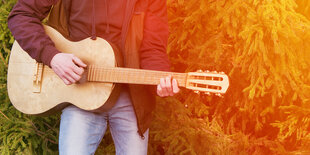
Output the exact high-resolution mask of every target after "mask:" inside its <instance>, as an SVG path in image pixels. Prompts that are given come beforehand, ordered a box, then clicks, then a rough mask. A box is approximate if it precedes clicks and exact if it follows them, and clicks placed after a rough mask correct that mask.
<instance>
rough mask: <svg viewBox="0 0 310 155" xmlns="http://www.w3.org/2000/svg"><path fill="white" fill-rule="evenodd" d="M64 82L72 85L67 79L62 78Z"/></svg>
mask: <svg viewBox="0 0 310 155" xmlns="http://www.w3.org/2000/svg"><path fill="white" fill-rule="evenodd" d="M61 79H62V81H63V82H64V83H65V84H66V85H70V84H71V83H70V82H69V81H68V80H67V79H66V78H61Z"/></svg>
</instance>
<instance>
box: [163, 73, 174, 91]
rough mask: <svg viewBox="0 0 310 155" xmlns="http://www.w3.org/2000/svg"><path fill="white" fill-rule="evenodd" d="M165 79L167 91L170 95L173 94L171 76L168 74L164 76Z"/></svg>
mask: <svg viewBox="0 0 310 155" xmlns="http://www.w3.org/2000/svg"><path fill="white" fill-rule="evenodd" d="M165 80H166V81H165V82H166V88H167V93H168V94H169V95H170V96H173V91H172V86H171V76H170V75H169V76H168V77H166V79H165Z"/></svg>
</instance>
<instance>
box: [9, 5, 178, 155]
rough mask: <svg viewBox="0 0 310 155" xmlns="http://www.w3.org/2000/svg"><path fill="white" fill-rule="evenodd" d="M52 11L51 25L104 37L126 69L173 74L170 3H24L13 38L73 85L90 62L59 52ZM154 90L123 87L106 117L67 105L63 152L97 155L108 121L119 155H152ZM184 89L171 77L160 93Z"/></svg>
mask: <svg viewBox="0 0 310 155" xmlns="http://www.w3.org/2000/svg"><path fill="white" fill-rule="evenodd" d="M52 6H53V7H52ZM51 8H52V10H51ZM50 12H51V13H50ZM49 13H50V16H49V19H48V24H49V25H50V26H52V27H54V28H55V29H57V30H58V31H59V32H61V33H62V34H63V35H64V36H65V37H66V38H67V39H69V40H72V41H78V40H82V39H85V38H88V37H91V38H92V39H96V37H101V38H104V39H106V40H108V41H110V42H111V43H114V44H115V45H116V46H118V47H119V49H120V50H121V52H122V53H123V57H124V64H125V67H130V68H143V69H151V70H163V71H169V63H168V58H167V54H166V46H167V38H168V24H167V12H166V1H164V0H113V1H111V0H103V1H102V0H62V1H58V0H19V1H18V2H17V4H16V5H15V7H14V8H13V10H12V12H11V14H10V16H9V18H8V25H9V28H10V30H11V31H12V34H13V35H14V37H15V39H16V40H17V41H18V43H19V44H20V46H21V47H22V48H23V49H24V50H25V51H27V52H28V53H29V55H30V56H31V57H32V58H34V59H36V60H37V61H38V62H43V63H44V64H45V65H48V66H50V67H51V68H52V69H53V70H54V72H55V73H56V74H57V75H58V76H59V77H60V78H61V79H62V80H63V82H64V83H65V84H67V85H70V84H74V83H76V82H77V81H78V80H79V79H80V78H81V75H82V74H83V72H84V69H85V67H86V66H87V64H85V63H84V62H82V61H81V60H80V59H79V58H77V57H75V56H74V55H72V54H66V53H61V51H58V50H57V49H56V48H55V46H54V43H53V42H52V41H51V40H50V38H49V37H48V36H47V35H46V34H45V32H44V29H43V27H42V25H41V21H42V20H43V19H44V18H45V17H46V16H47V15H48V14H49ZM149 88H150V87H149V86H143V85H126V86H123V88H122V91H121V93H120V96H119V98H118V100H117V102H116V103H115V105H114V107H113V108H112V109H110V110H109V111H106V112H102V113H92V112H88V111H84V110H81V109H78V108H77V107H75V106H68V107H66V108H65V109H64V110H63V111H62V115H61V122H60V133H59V152H60V154H74V155H77V154H94V152H95V150H96V149H97V147H98V145H99V143H100V141H101V138H102V136H103V135H104V133H105V130H106V128H107V122H108V123H109V125H110V130H111V134H112V137H113V140H114V143H115V147H116V154H135V155H136V154H147V143H148V128H149V125H150V119H151V117H150V114H151V112H152V110H153V109H154V98H153V96H152V91H155V90H152V89H151V88H150V89H149ZM178 91H179V88H178V85H177V81H176V80H171V77H165V78H161V79H160V84H159V85H158V86H157V90H156V93H157V95H159V96H161V97H165V96H173V95H174V94H176V93H177V92H178Z"/></svg>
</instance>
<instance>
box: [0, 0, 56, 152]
mask: <svg viewBox="0 0 310 155" xmlns="http://www.w3.org/2000/svg"><path fill="white" fill-rule="evenodd" d="M15 3H16V0H2V1H0V51H1V53H0V103H1V106H0V152H1V154H3V155H4V154H5V155H7V154H40V155H41V154H57V150H58V149H57V148H58V146H57V141H58V140H57V138H58V124H59V115H54V116H50V117H35V116H28V115H24V114H22V113H20V112H19V111H17V110H16V109H15V108H14V107H13V106H12V105H11V103H10V101H9V98H8V95H7V90H6V74H7V66H8V58H9V53H10V48H11V46H12V43H13V41H14V38H13V37H12V35H11V33H10V31H9V29H8V27H7V16H8V15H9V12H10V10H11V8H12V7H13V5H14V4H15Z"/></svg>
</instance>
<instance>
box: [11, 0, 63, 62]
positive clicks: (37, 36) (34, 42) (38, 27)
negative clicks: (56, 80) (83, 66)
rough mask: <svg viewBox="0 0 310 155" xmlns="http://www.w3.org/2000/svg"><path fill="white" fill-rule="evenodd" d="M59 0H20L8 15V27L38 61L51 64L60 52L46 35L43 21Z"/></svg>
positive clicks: (24, 48) (21, 44) (20, 43)
mask: <svg viewBox="0 0 310 155" xmlns="http://www.w3.org/2000/svg"><path fill="white" fill-rule="evenodd" d="M57 1H58V0H19V1H18V2H17V3H16V5H15V6H14V8H13V10H12V11H11V13H10V15H9V17H8V27H9V29H10V30H11V32H12V34H13V36H14V37H15V39H16V40H17V42H18V43H19V45H20V46H21V47H22V49H23V50H25V51H27V53H28V54H29V55H30V56H31V57H32V58H34V59H35V60H36V61H38V62H43V63H44V64H45V65H48V66H50V61H51V59H52V58H53V57H54V56H55V55H56V54H57V53H60V51H58V50H57V49H56V48H55V45H54V43H53V41H52V40H51V39H50V38H49V37H48V36H47V35H46V33H45V31H44V28H43V26H42V24H41V21H42V20H43V19H44V18H45V17H46V16H47V15H48V13H49V11H50V9H51V6H52V5H54V4H56V3H57Z"/></svg>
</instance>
